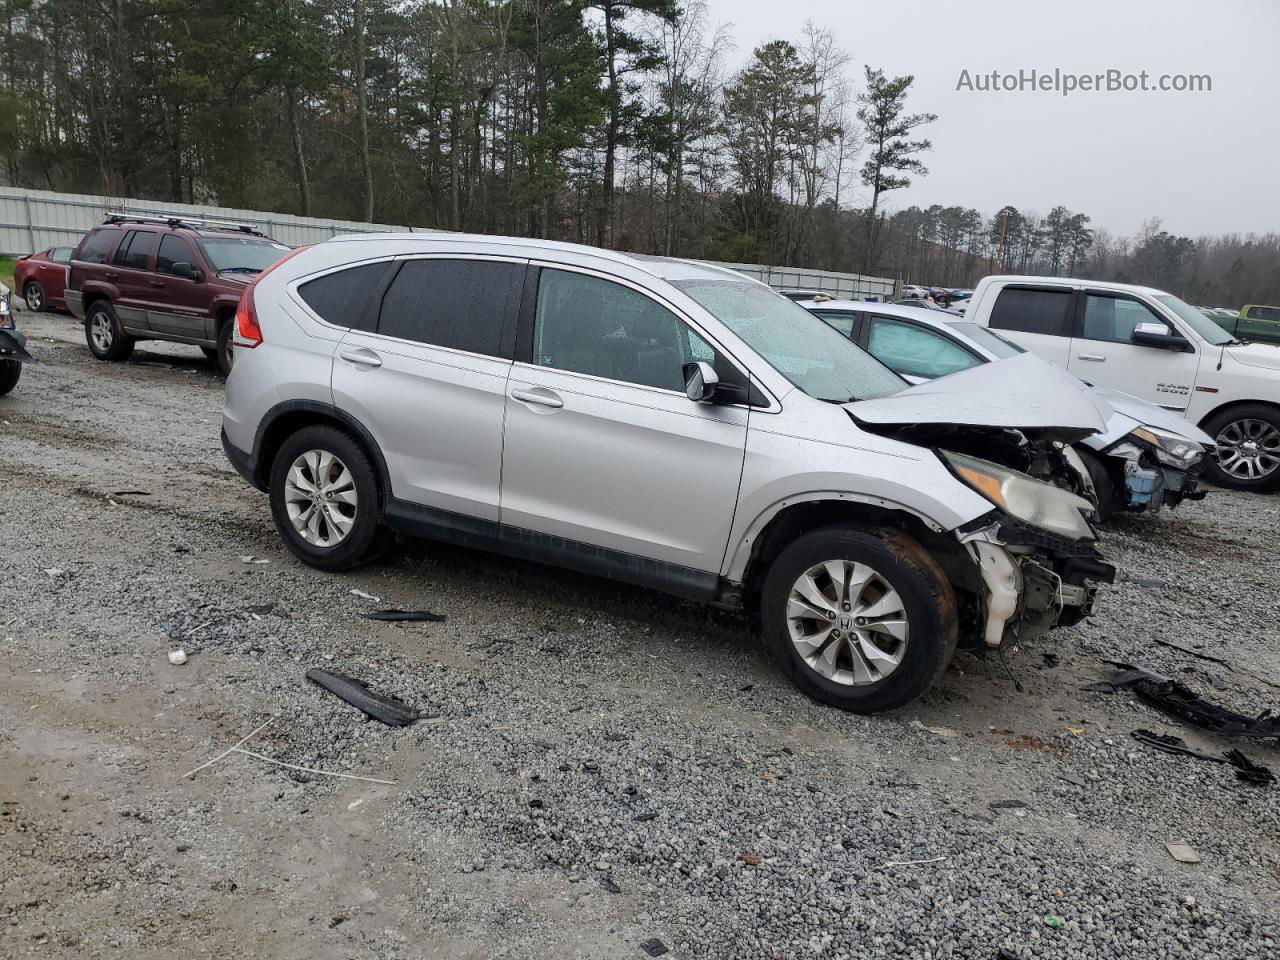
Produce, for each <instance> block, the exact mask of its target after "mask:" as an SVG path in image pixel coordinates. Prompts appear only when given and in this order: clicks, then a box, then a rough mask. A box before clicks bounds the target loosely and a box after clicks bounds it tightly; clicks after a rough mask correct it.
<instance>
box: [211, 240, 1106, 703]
mask: <svg viewBox="0 0 1280 960" xmlns="http://www.w3.org/2000/svg"><path fill="white" fill-rule="evenodd" d="M236 322H237V330H236V339H235V343H236V364H235V367H234V368H233V369H232V372H231V375H230V378H229V379H228V381H227V387H226V406H225V410H224V417H223V446H224V449H225V450H226V453H227V456H228V458H229V459H230V460H231V462H232V463H233V464H234V465H235V467H236V468H237V470H239V472H240V473H241V474H242V475H243V476H244V477H245V478H246V479H247V480H248V481H249V482H250V483H252V484H253V485H255V486H256V487H258V488H259V489H261V490H263V491H264V492H267V493H268V494H269V496H270V505H271V512H272V515H273V518H274V520H275V525H276V528H277V530H278V531H279V533H280V535H281V537H282V538H283V539H284V541H285V543H286V544H287V546H288V547H289V548H290V549H291V550H292V551H293V552H294V553H295V554H296V555H297V556H298V557H299V558H301V559H302V560H303V561H305V562H306V563H309V564H311V565H313V566H316V567H319V568H321V569H326V570H335V569H342V568H345V567H350V566H352V565H354V564H356V563H359V562H360V561H361V560H363V559H365V558H367V557H369V556H372V555H373V554H374V553H375V552H376V551H377V549H378V548H379V546H380V545H381V544H382V543H383V542H384V541H385V536H386V534H387V533H388V531H392V530H394V531H399V532H402V533H408V534H415V535H419V536H424V537H431V538H436V539H441V540H450V541H455V542H461V543H465V544H467V545H470V546H475V547H482V548H485V549H489V550H493V551H497V552H500V553H505V554H508V555H512V556H517V557H522V558H528V559H533V560H537V561H542V562H547V563H553V564H557V565H560V566H564V567H568V568H572V569H575V570H580V571H584V572H587V573H592V574H597V575H601V576H605V577H611V578H616V579H619V580H627V581H630V582H633V583H638V584H643V585H645V586H648V587H653V588H657V589H660V590H664V591H667V592H669V593H672V594H677V595H680V596H684V597H689V598H692V599H695V600H700V601H704V602H709V603H715V604H719V605H725V606H731V607H738V608H746V609H747V610H748V611H750V612H751V613H752V614H754V615H755V616H756V618H757V619H758V622H759V624H760V628H761V631H762V633H763V636H764V638H765V641H766V643H767V645H768V647H769V649H770V651H771V652H772V654H773V656H774V657H775V658H776V660H777V662H778V663H779V664H780V665H781V667H782V669H783V670H784V672H785V673H786V674H787V676H789V677H790V678H792V679H793V680H794V682H795V683H796V684H797V685H798V686H799V687H800V688H801V689H802V690H804V691H805V692H806V693H808V694H809V695H811V696H813V697H815V698H816V699H818V700H821V701H823V702H825V703H829V704H832V705H834V706H837V707H841V708H843V709H847V710H856V711H862V712H869V711H877V710H885V709H889V708H892V707H897V706H901V705H902V704H905V703H908V702H909V701H911V700H913V699H914V698H916V697H918V696H919V695H920V694H922V693H923V692H924V691H925V690H927V689H928V688H929V687H930V685H932V684H933V683H934V682H935V681H937V680H938V678H939V677H941V676H942V673H943V671H944V670H945V669H946V666H947V663H948V661H949V660H950V658H951V656H952V653H953V651H954V650H955V649H956V646H957V645H958V644H964V645H973V646H985V647H988V648H997V647H1000V646H1001V645H1003V644H1006V643H1009V642H1011V641H1012V640H1014V639H1015V638H1017V639H1022V640H1027V639H1031V638H1033V637H1036V636H1038V635H1040V634H1042V633H1044V632H1045V631H1047V630H1049V629H1050V628H1052V627H1054V626H1059V625H1064V624H1073V623H1076V622H1078V621H1079V620H1080V619H1082V618H1083V617H1085V616H1087V615H1088V614H1089V613H1090V612H1091V611H1092V609H1093V605H1094V600H1095V593H1096V590H1097V587H1098V585H1099V584H1100V583H1103V582H1108V581H1110V580H1111V579H1112V577H1113V574H1114V569H1113V568H1112V567H1111V565H1109V564H1108V563H1106V562H1104V561H1103V560H1102V559H1101V558H1100V557H1099V555H1098V553H1097V550H1096V549H1095V545H1094V541H1095V534H1094V530H1093V529H1092V527H1091V525H1090V516H1091V513H1092V507H1091V505H1090V503H1089V502H1088V501H1087V500H1086V499H1084V498H1083V497H1081V496H1078V495H1077V494H1075V493H1072V492H1071V491H1070V490H1068V489H1063V485H1069V484H1071V483H1079V484H1082V485H1083V484H1087V482H1088V480H1087V471H1085V470H1084V468H1083V466H1082V464H1080V462H1079V459H1078V458H1077V457H1075V456H1074V454H1073V453H1072V451H1071V448H1070V444H1071V443H1073V442H1075V441H1076V440H1078V439H1079V438H1081V437H1084V436H1087V435H1089V434H1091V433H1096V432H1100V431H1102V430H1104V429H1105V426H1106V423H1105V421H1106V417H1107V415H1108V411H1106V410H1105V409H1104V408H1103V407H1102V406H1100V405H1099V404H1097V403H1096V402H1095V400H1094V397H1093V394H1092V393H1091V392H1090V391H1088V390H1087V389H1086V388H1085V387H1084V386H1083V385H1082V384H1081V383H1080V382H1079V381H1077V380H1075V379H1073V378H1072V377H1070V376H1068V375H1067V374H1066V373H1065V372H1063V371H1060V370H1058V369H1057V368H1055V367H1053V366H1052V365H1050V364H1048V363H1045V362H1044V361H1041V360H1039V359H1037V358H1035V357H1033V356H1030V355H1026V356H1023V357H1019V358H1015V359H1014V360H1012V361H1010V362H1008V363H1005V364H999V365H997V366H998V367H999V368H1000V369H999V370H997V369H994V368H992V369H991V370H990V372H989V373H988V372H986V371H981V372H979V371H972V372H970V373H969V374H961V375H959V376H956V377H953V378H949V386H948V391H949V392H948V394H947V396H946V397H945V399H944V401H943V402H939V396H938V394H937V390H938V386H939V385H938V384H928V385H924V386H919V387H908V385H907V384H906V383H905V382H904V381H903V380H902V379H901V378H900V377H899V376H898V375H897V374H895V373H893V372H892V371H891V370H889V369H888V368H887V367H885V366H884V365H882V364H881V363H880V362H879V361H877V360H875V359H874V358H872V357H871V356H870V355H869V354H867V353H866V352H865V351H863V350H861V349H860V348H859V347H857V346H856V345H854V344H853V343H851V342H850V341H849V340H847V339H846V338H844V337H842V336H840V335H839V334H837V333H836V332H835V331H834V330H832V329H831V328H830V327H829V326H827V325H826V324H825V323H823V322H822V321H821V320H819V319H818V318H816V317H814V316H813V315H812V314H810V313H808V312H806V311H805V310H804V309H803V308H801V307H799V306H796V305H795V304H794V303H791V302H790V301H788V300H786V299H784V298H782V297H779V296H777V295H776V294H774V293H773V292H772V291H771V290H769V288H768V287H766V286H764V285H763V284H760V283H757V282H755V281H753V280H749V279H746V278H744V277H742V276H741V275H739V274H736V273H734V272H732V271H728V270H722V269H719V268H713V267H709V266H706V265H702V264H696V263H687V262H681V261H673V260H660V259H650V258H642V257H633V256H627V255H625V254H621V253H614V252H611V251H606V250H599V249H594V248H588V247H577V246H570V245H566V244H557V243H549V242H545V241H538V240H517V239H510V238H497V237H472V236H466V235H458V234H432V235H423V234H418V235H404V234H396V235H386V236H364V237H346V238H338V239H335V240H331V241H328V242H326V243H322V244H318V245H316V246H314V247H310V248H307V249H304V250H301V251H295V252H294V253H293V254H291V255H290V256H289V257H287V258H286V259H285V260H283V261H282V262H280V263H279V264H277V265H276V266H275V267H273V268H271V269H269V270H267V271H264V272H263V273H261V274H259V275H258V276H257V277H256V278H255V279H254V281H253V283H252V284H251V285H250V286H249V288H248V289H247V291H246V293H245V295H244V297H243V299H242V301H241V303H240V308H239V312H238V314H237V321H236ZM975 374H976V375H975ZM1032 474H1038V475H1039V476H1040V477H1041V478H1042V479H1037V478H1036V476H1033V475H1032ZM1045 480H1048V481H1050V482H1044V481H1045Z"/></svg>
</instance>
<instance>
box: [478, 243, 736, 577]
mask: <svg viewBox="0 0 1280 960" xmlns="http://www.w3.org/2000/svg"><path fill="white" fill-rule="evenodd" d="M523 319H524V322H525V325H526V326H527V325H528V324H529V323H530V321H531V323H532V330H531V336H530V339H529V341H528V346H527V347H526V348H525V350H524V355H523V356H521V357H520V362H517V364H516V366H515V368H514V369H513V370H512V374H511V380H510V382H509V384H508V387H507V401H506V410H507V416H506V441H505V447H504V451H503V460H502V531H501V536H502V537H503V539H504V540H507V541H511V542H512V543H513V544H514V545H516V546H520V545H521V544H523V545H526V546H528V547H529V551H528V552H529V553H531V554H533V555H535V556H538V557H540V558H542V559H548V560H552V561H554V562H560V563H563V564H565V565H569V566H574V565H578V566H582V567H584V568H586V569H590V570H592V571H593V572H600V573H605V574H609V573H611V572H616V573H617V575H618V576H620V577H622V578H625V579H630V580H635V581H639V582H652V583H655V584H660V585H662V586H665V587H666V588H667V589H671V590H673V591H676V592H681V591H682V590H685V588H688V587H690V585H691V584H696V583H698V582H699V581H701V582H702V583H704V584H705V583H706V582H713V581H714V577H715V575H716V574H718V572H719V570H720V565H721V561H722V560H723V557H724V551H725V546H726V543H727V542H728V537H729V530H730V527H731V525H732V522H733V511H734V506H735V503H736V500H737V495H738V483H739V480H740V478H741V476H742V462H743V456H744V453H745V449H746V435H747V418H748V415H749V411H748V408H747V407H746V406H744V405H714V404H709V403H695V402H693V401H691V400H690V399H689V398H688V397H687V396H685V393H684V378H683V373H682V368H683V366H684V364H685V363H688V362H690V361H694V360H705V361H707V362H710V363H713V364H714V365H715V366H716V369H717V371H724V372H722V373H721V378H722V381H723V380H725V379H726V374H728V373H730V372H731V371H736V368H732V367H730V366H729V365H728V364H727V361H726V359H725V358H724V357H723V356H720V355H718V354H717V352H716V351H715V349H714V348H713V347H712V345H711V344H710V343H709V342H708V341H707V340H706V338H705V337H703V336H702V335H701V334H700V333H698V332H697V331H696V330H695V329H693V327H692V326H690V325H689V324H688V323H687V322H686V321H685V320H684V319H682V318H681V317H679V316H677V315H676V314H675V313H673V312H672V311H671V310H670V309H668V308H667V307H666V306H664V305H663V304H661V303H659V302H658V301H657V300H656V299H654V298H652V297H651V296H649V295H648V294H647V293H645V292H643V291H642V290H640V289H639V288H637V287H632V286H629V285H626V284H624V283H621V282H617V281H615V280H610V279H605V278H603V277H601V276H598V275H595V274H592V273H588V272H580V271H576V270H566V269H552V268H549V267H547V268H542V269H541V270H540V271H539V277H538V289H537V305H536V310H535V311H534V312H533V316H532V317H530V316H529V313H528V311H526V313H525V316H524V318H523ZM524 334H525V330H524V329H523V328H522V335H524ZM557 554H558V555H557ZM575 559H576V560H579V561H582V560H590V561H591V562H581V563H576V564H575ZM653 561H657V562H656V563H654V562H653ZM686 592H697V591H696V587H695V588H692V589H689V590H687V591H686Z"/></svg>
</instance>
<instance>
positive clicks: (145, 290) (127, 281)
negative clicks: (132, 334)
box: [104, 230, 156, 332]
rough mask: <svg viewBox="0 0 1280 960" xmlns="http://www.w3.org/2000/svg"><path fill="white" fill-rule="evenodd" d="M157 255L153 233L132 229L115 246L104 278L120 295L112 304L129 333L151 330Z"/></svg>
mask: <svg viewBox="0 0 1280 960" xmlns="http://www.w3.org/2000/svg"><path fill="white" fill-rule="evenodd" d="M155 252H156V234H155V232H154V231H151V230H130V231H129V233H128V234H126V236H125V238H124V239H123V240H121V241H120V246H118V247H116V252H115V255H114V256H112V258H111V265H110V267H109V268H108V270H107V272H106V273H105V274H104V276H105V277H106V278H107V279H108V280H109V281H111V283H113V284H114V285H115V288H116V290H118V291H119V295H118V296H117V297H116V299H115V302H114V303H113V304H112V306H113V307H114V309H115V311H116V316H117V317H119V319H120V323H121V324H123V325H124V327H125V329H126V330H136V331H139V332H141V331H146V330H150V329H152V327H151V325H150V322H149V320H148V315H147V301H148V300H149V299H150V297H151V287H150V285H149V283H148V281H149V280H150V279H151V273H150V270H151V258H152V255H153V254H154V253H155Z"/></svg>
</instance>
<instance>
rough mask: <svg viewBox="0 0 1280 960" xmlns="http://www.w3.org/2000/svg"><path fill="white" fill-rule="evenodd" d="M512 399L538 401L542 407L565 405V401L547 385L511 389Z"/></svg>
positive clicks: (554, 407) (558, 407)
mask: <svg viewBox="0 0 1280 960" xmlns="http://www.w3.org/2000/svg"><path fill="white" fill-rule="evenodd" d="M511 399H512V400H519V401H520V402H521V403H536V404H537V405H538V406H540V407H551V408H552V409H553V410H558V409H560V408H561V407H563V406H564V401H563V400H561V399H560V398H559V397H557V396H556V395H555V394H554V393H552V392H551V391H550V390H548V389H547V388H546V387H535V388H534V389H532V390H521V389H520V388H518V387H517V388H516V389H515V390H512V391H511Z"/></svg>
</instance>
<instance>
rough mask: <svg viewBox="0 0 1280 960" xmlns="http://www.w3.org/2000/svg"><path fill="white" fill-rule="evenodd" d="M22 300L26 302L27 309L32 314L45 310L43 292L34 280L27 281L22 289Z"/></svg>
mask: <svg viewBox="0 0 1280 960" xmlns="http://www.w3.org/2000/svg"><path fill="white" fill-rule="evenodd" d="M22 299H23V300H24V301H26V304H27V309H28V310H30V311H31V312H32V313H39V312H40V311H41V310H43V309H44V308H45V302H44V290H43V289H42V288H41V286H40V284H38V283H36V282H35V281H34V280H28V281H27V285H26V286H25V287H23V289H22Z"/></svg>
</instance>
